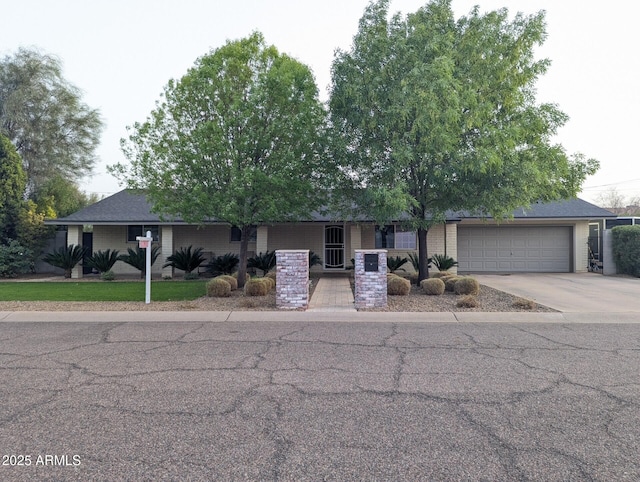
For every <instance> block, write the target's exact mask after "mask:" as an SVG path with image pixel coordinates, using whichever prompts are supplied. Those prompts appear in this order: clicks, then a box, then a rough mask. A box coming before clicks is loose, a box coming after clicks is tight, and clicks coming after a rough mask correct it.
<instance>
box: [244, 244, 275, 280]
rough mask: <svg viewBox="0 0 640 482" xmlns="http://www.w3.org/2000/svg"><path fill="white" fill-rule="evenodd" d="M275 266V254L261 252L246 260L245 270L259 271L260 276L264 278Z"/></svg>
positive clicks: (272, 252)
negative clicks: (260, 272)
mask: <svg viewBox="0 0 640 482" xmlns="http://www.w3.org/2000/svg"><path fill="white" fill-rule="evenodd" d="M275 266H276V252H275V251H268V250H267V252H266V253H263V252H262V251H261V252H260V253H259V254H257V255H255V256H253V257H251V258H249V259H248V260H247V268H253V269H259V270H261V271H262V275H263V276H266V274H267V273H268V272H269V271H271V270H272V269H273V268H274V267H275Z"/></svg>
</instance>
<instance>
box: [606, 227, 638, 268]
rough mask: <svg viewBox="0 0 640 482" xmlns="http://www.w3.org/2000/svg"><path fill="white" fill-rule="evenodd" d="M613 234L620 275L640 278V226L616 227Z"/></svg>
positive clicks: (614, 257)
mask: <svg viewBox="0 0 640 482" xmlns="http://www.w3.org/2000/svg"><path fill="white" fill-rule="evenodd" d="M611 234H612V236H613V243H612V244H613V259H614V261H615V263H616V269H617V270H618V273H621V274H628V275H631V276H636V277H638V278H640V226H638V225H635V226H616V227H615V228H613V229H612V230H611Z"/></svg>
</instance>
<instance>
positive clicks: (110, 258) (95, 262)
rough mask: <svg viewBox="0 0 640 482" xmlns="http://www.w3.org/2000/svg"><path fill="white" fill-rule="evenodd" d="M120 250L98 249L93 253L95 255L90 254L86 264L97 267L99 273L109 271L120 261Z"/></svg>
mask: <svg viewBox="0 0 640 482" xmlns="http://www.w3.org/2000/svg"><path fill="white" fill-rule="evenodd" d="M119 253H120V251H118V250H117V249H114V250H113V251H111V250H110V249H107V250H106V251H96V252H95V253H93V256H89V257H88V258H87V259H86V261H85V264H86V265H87V266H89V267H90V268H93V269H95V270H96V271H97V272H98V273H106V272H107V271H111V269H112V268H113V265H114V264H116V262H117V261H118V254H119Z"/></svg>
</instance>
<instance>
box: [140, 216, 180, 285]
mask: <svg viewBox="0 0 640 482" xmlns="http://www.w3.org/2000/svg"><path fill="white" fill-rule="evenodd" d="M160 229H161V233H160V243H161V245H160V246H161V248H160V251H161V252H160V261H162V264H164V263H165V262H166V261H167V258H168V257H169V256H171V255H172V254H173V226H165V225H163V226H162V227H161V228H160ZM142 235H143V236H146V235H147V233H142ZM162 277H163V278H164V277H169V278H173V267H171V266H167V267H166V268H162Z"/></svg>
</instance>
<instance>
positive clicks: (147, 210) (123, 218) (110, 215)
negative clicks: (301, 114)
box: [46, 189, 616, 225]
mask: <svg viewBox="0 0 640 482" xmlns="http://www.w3.org/2000/svg"><path fill="white" fill-rule="evenodd" d="M513 215H514V217H515V218H516V219H552V218H565V219H566V218H572V219H573V218H580V219H584V218H587V219H597V218H600V219H601V218H615V217H616V215H615V214H613V213H611V212H610V211H607V210H606V209H602V208H600V207H598V206H595V205H593V204H591V203H588V202H587V201H583V200H582V199H570V200H566V201H555V202H549V203H534V204H532V205H531V207H529V208H528V209H517V210H516V211H515V212H514V213H513ZM478 217H479V216H473V215H469V214H468V213H447V219H448V220H449V221H459V220H460V219H463V218H478ZM309 221H310V222H331V221H335V219H332V218H331V217H330V216H326V215H322V214H318V213H314V214H313V216H312V219H309ZM183 223H184V221H182V220H181V219H173V220H165V221H161V220H160V216H158V215H157V214H154V213H152V212H151V204H150V203H149V202H148V201H147V199H146V196H145V195H144V193H143V192H141V191H134V190H128V189H125V190H124V191H120V192H118V193H116V194H114V195H112V196H109V197H107V198H105V199H103V200H101V201H99V202H97V203H95V204H92V205H91V206H88V207H86V208H84V209H81V210H80V211H77V212H75V213H73V214H70V215H69V216H67V217H64V218H60V219H54V220H50V221H47V222H46V224H59V225H62V224H67V225H79V224H183Z"/></svg>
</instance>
